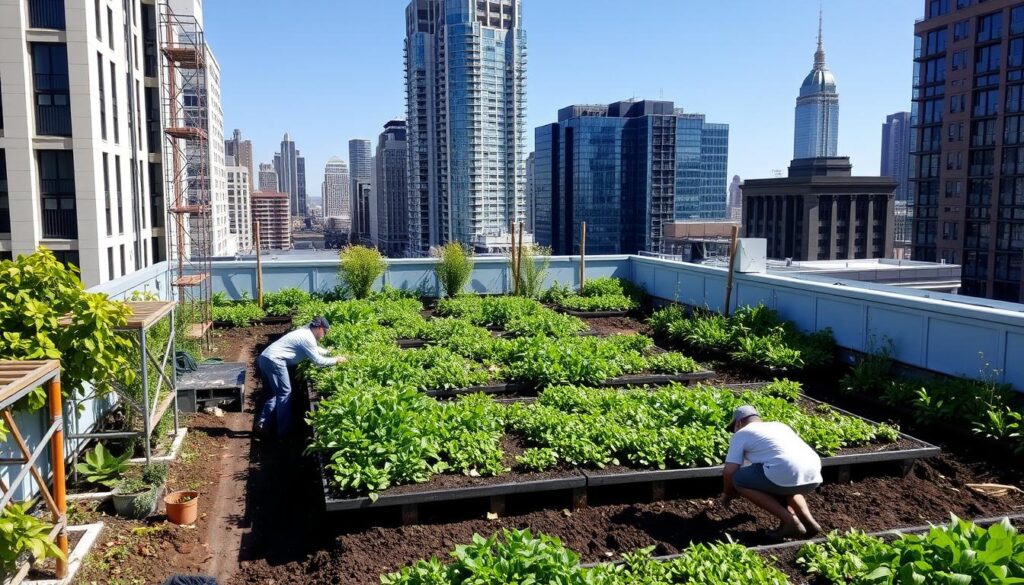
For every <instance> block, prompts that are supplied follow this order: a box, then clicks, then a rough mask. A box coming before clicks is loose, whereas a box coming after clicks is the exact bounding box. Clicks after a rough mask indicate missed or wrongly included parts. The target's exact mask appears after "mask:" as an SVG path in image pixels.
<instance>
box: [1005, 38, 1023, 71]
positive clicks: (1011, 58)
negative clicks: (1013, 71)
mask: <svg viewBox="0 0 1024 585" xmlns="http://www.w3.org/2000/svg"><path fill="white" fill-rule="evenodd" d="M1006 66H1007V67H1021V66H1024V37H1017V38H1015V39H1010V48H1009V50H1008V51H1007V54H1006Z"/></svg>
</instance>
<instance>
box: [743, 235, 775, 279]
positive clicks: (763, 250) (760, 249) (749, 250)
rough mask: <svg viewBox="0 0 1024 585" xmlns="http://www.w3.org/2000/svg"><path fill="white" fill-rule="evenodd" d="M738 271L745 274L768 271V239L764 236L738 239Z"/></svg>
mask: <svg viewBox="0 0 1024 585" xmlns="http://www.w3.org/2000/svg"><path fill="white" fill-rule="evenodd" d="M736 272H739V273H743V274H749V273H758V274H764V273H765V272H768V240H766V239H764V238H740V239H738V240H736Z"/></svg>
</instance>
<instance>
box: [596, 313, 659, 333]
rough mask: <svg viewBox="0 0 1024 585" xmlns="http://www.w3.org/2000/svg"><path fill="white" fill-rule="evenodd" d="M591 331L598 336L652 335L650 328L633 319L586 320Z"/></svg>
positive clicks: (604, 318) (601, 318) (600, 318)
mask: <svg viewBox="0 0 1024 585" xmlns="http://www.w3.org/2000/svg"><path fill="white" fill-rule="evenodd" d="M585 322H586V324H587V325H589V326H590V330H591V331H592V332H594V333H596V334H597V335H614V334H622V335H631V334H634V333H643V334H644V335H650V331H649V329H650V328H649V327H648V326H647V325H645V324H644V323H643V322H641V321H638V320H636V319H634V318H632V317H592V318H589V319H586V320H585Z"/></svg>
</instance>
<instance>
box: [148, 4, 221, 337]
mask: <svg viewBox="0 0 1024 585" xmlns="http://www.w3.org/2000/svg"><path fill="white" fill-rule="evenodd" d="M160 34H161V35H162V38H161V51H160V52H161V54H162V59H161V62H162V79H161V84H162V85H163V88H162V91H161V92H160V93H161V95H162V96H163V104H162V111H163V115H164V136H165V140H164V165H165V174H166V176H167V193H168V194H169V205H168V213H169V215H170V221H169V222H168V227H169V228H170V229H169V230H168V231H169V232H170V233H169V234H168V235H169V237H170V238H172V241H171V242H170V245H169V255H170V257H169V258H168V260H169V265H170V269H171V283H172V284H173V287H174V290H175V298H176V300H177V301H178V311H179V314H180V315H181V318H182V325H183V326H182V327H181V333H182V334H184V335H185V336H186V337H187V338H189V339H194V340H199V341H200V342H201V344H202V345H203V346H204V347H208V346H209V330H210V325H211V324H212V322H213V316H212V307H211V304H212V303H211V301H212V296H213V281H212V278H211V274H212V272H211V271H212V266H211V256H212V253H211V252H212V249H211V247H212V242H213V222H212V219H211V216H210V215H211V210H212V207H211V204H210V180H211V177H210V172H209V169H210V148H209V107H208V101H207V100H208V97H207V96H208V93H207V71H206V65H207V47H206V41H205V40H204V39H205V37H204V35H203V30H202V26H201V25H200V24H199V21H198V20H197V19H196V18H195V16H192V15H183V14H175V12H174V11H173V10H172V9H171V7H170V5H169V4H168V3H166V2H165V3H162V4H161V6H160Z"/></svg>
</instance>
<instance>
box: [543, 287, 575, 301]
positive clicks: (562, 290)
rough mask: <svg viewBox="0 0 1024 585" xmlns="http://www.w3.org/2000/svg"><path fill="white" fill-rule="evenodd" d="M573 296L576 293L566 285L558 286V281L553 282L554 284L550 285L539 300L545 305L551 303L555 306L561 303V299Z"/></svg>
mask: <svg viewBox="0 0 1024 585" xmlns="http://www.w3.org/2000/svg"><path fill="white" fill-rule="evenodd" d="M574 294H576V293H575V292H573V290H572V287H571V286H569V285H567V284H560V283H559V282H558V281H555V284H552V285H551V288H549V289H548V290H546V291H544V292H543V293H542V294H541V295H540V300H541V301H542V302H545V303H552V304H556V305H557V304H558V303H560V302H561V301H562V299H565V298H567V297H571V296H573V295H574Z"/></svg>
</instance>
